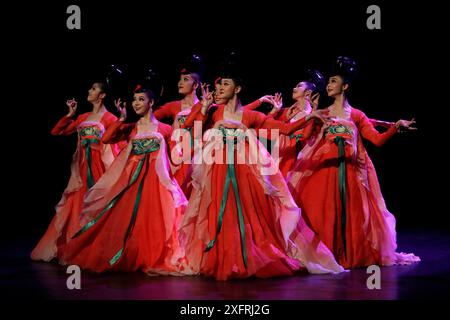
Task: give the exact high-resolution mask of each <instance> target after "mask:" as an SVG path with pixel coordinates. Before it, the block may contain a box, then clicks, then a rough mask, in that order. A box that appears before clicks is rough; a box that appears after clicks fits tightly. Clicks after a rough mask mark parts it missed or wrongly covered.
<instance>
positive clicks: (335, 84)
mask: <svg viewBox="0 0 450 320" xmlns="http://www.w3.org/2000/svg"><path fill="white" fill-rule="evenodd" d="M347 88H348V84H344V79H342V77H341V76H334V77H330V79H328V84H327V93H328V96H329V97H336V96H338V95H340V94H342V93H343V92H344V91H345V90H347Z"/></svg>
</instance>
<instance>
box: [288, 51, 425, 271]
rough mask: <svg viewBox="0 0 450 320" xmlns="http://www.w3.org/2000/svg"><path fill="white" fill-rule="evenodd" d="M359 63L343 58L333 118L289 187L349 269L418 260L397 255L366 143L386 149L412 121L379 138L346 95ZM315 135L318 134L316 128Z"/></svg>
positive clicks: (333, 87) (334, 83) (331, 91)
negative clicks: (393, 138) (356, 65)
mask: <svg viewBox="0 0 450 320" xmlns="http://www.w3.org/2000/svg"><path fill="white" fill-rule="evenodd" d="M354 68H355V63H354V61H352V60H351V59H349V58H346V57H339V58H338V68H337V70H336V71H335V72H334V74H333V76H332V77H330V78H329V81H328V85H327V92H328V96H330V97H332V98H334V102H333V104H332V105H331V106H330V107H328V108H327V109H326V111H327V112H328V115H329V116H330V117H332V118H331V120H330V121H327V122H326V123H325V124H323V125H322V124H320V125H319V126H318V128H317V132H318V134H317V136H316V137H315V141H314V142H313V143H311V144H308V145H307V146H305V147H304V148H303V150H302V153H301V155H300V157H299V159H298V160H297V163H296V164H295V166H294V169H293V171H292V172H291V173H290V174H289V176H288V179H287V181H288V185H289V187H290V189H291V191H292V195H293V196H294V198H295V200H296V202H297V204H298V205H299V206H300V207H301V208H302V212H303V214H304V217H305V220H306V221H307V223H308V225H309V226H310V227H311V228H312V229H313V231H314V232H316V233H317V234H318V236H319V238H320V239H321V240H322V241H323V242H324V243H325V244H326V245H327V246H328V248H330V249H331V250H332V251H333V253H334V255H335V257H336V259H337V260H338V262H339V263H340V264H341V265H343V266H344V267H346V268H355V267H363V266H368V265H372V264H379V265H393V264H406V263H412V262H415V261H419V260H420V259H419V258H418V257H416V256H414V255H413V254H404V253H397V252H396V248H397V242H396V232H395V218H394V216H393V215H392V214H391V213H390V212H389V211H388V210H387V208H386V205H385V202H384V199H383V197H382V195H381V191H380V186H379V183H378V179H377V175H376V172H375V168H374V166H373V164H372V161H371V160H370V158H369V156H368V155H367V152H366V150H365V148H364V145H363V142H362V140H363V139H366V140H369V141H370V142H372V143H373V144H375V145H376V146H382V145H383V144H384V143H385V142H386V141H387V140H388V139H389V138H391V137H392V136H393V135H394V134H395V133H396V132H397V131H398V130H399V129H400V128H404V129H405V130H414V129H415V128H413V127H411V126H412V124H414V123H415V122H414V120H411V121H406V120H399V121H397V122H396V123H395V125H394V126H391V127H390V128H389V129H388V130H387V131H386V132H384V133H382V134H380V133H379V132H378V131H376V130H375V129H374V127H373V125H372V123H371V121H370V120H369V119H368V118H367V117H366V115H365V114H364V113H363V112H361V111H360V110H358V109H355V108H353V107H351V106H350V104H349V103H348V100H347V97H346V92H347V90H348V88H349V83H350V78H351V75H352V74H353V72H354ZM315 130H316V129H315Z"/></svg>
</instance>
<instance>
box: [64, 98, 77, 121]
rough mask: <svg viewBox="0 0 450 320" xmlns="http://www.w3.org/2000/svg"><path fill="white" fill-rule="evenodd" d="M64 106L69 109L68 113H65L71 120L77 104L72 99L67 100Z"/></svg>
mask: <svg viewBox="0 0 450 320" xmlns="http://www.w3.org/2000/svg"><path fill="white" fill-rule="evenodd" d="M66 105H67V106H68V107H69V113H67V117H69V118H71V117H73V116H74V115H75V113H76V112H77V105H78V102H77V101H76V100H75V99H74V98H72V100H67V101H66Z"/></svg>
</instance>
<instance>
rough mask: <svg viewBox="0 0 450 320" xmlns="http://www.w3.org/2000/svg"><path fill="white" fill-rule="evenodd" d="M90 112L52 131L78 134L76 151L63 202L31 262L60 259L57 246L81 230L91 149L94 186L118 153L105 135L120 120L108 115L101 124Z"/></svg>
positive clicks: (58, 207)
mask: <svg viewBox="0 0 450 320" xmlns="http://www.w3.org/2000/svg"><path fill="white" fill-rule="evenodd" d="M90 114H91V113H90V112H88V113H84V114H81V115H80V116H78V117H77V119H76V120H72V119H70V118H68V117H63V118H62V119H61V120H60V121H59V122H58V123H57V124H56V125H55V127H54V128H53V129H52V131H51V133H52V135H70V134H73V133H75V132H77V133H78V143H77V149H76V152H75V154H74V156H73V160H72V165H71V176H70V180H69V183H68V186H67V188H66V189H65V191H64V193H63V195H62V198H61V200H60V201H59V203H58V204H57V206H56V208H55V209H56V214H55V215H54V217H53V219H52V221H51V222H50V225H49V226H48V228H47V231H46V232H45V233H44V235H43V236H42V238H41V239H40V240H39V242H38V244H37V245H36V247H35V248H34V249H33V251H32V252H31V259H33V260H43V261H50V260H52V259H53V258H56V257H57V256H58V247H59V246H61V245H64V244H65V243H66V242H67V241H68V240H69V239H70V237H71V236H72V235H73V234H74V233H75V232H76V231H77V230H78V229H79V228H80V223H79V218H80V212H81V206H82V203H83V197H84V195H85V194H86V192H87V190H88V183H89V182H88V163H89V161H88V159H87V157H86V155H87V150H88V147H89V152H88V153H89V155H90V174H89V175H90V178H91V183H95V182H96V181H98V179H99V178H100V177H101V176H102V175H103V173H104V172H105V170H106V168H107V167H109V165H110V164H111V163H112V161H113V160H114V157H115V156H116V155H117V154H118V152H119V151H120V150H119V146H118V145H104V144H103V143H102V142H101V138H102V135H103V133H104V131H105V130H106V129H108V128H109V126H110V125H111V124H112V123H114V122H115V121H116V120H117V118H116V117H115V116H114V115H113V114H112V113H110V112H105V113H104V114H103V116H102V118H101V120H100V122H92V121H86V119H87V118H88V116H89V115H90Z"/></svg>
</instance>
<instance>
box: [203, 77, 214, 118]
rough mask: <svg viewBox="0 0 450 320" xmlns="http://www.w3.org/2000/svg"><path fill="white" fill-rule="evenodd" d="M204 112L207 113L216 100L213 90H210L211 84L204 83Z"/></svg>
mask: <svg viewBox="0 0 450 320" xmlns="http://www.w3.org/2000/svg"><path fill="white" fill-rule="evenodd" d="M201 88H202V114H203V115H205V114H206V111H207V110H208V108H209V106H210V105H211V104H212V103H213V102H214V95H213V92H211V91H209V85H208V84H206V83H202V85H201Z"/></svg>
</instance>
